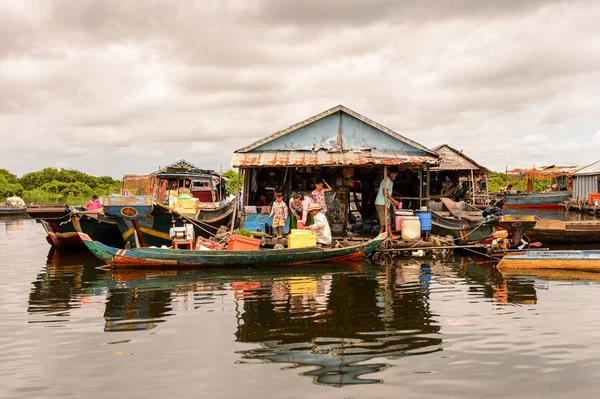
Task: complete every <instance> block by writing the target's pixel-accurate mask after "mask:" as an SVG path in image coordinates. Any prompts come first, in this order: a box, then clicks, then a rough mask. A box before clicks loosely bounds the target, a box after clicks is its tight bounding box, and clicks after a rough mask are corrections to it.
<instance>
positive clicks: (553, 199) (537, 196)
mask: <svg viewBox="0 0 600 399" xmlns="http://www.w3.org/2000/svg"><path fill="white" fill-rule="evenodd" d="M571 195H572V192H571V191H551V192H548V193H530V194H524V193H522V194H521V193H518V194H505V195H504V208H560V206H561V205H560V204H561V203H562V202H565V201H568V200H569V199H570V198H571Z"/></svg>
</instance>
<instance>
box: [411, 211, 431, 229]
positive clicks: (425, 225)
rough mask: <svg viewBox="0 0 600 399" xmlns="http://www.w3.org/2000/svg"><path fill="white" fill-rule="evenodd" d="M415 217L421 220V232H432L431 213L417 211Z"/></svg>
mask: <svg viewBox="0 0 600 399" xmlns="http://www.w3.org/2000/svg"><path fill="white" fill-rule="evenodd" d="M415 215H416V216H417V217H418V218H419V222H420V223H421V231H431V212H429V211H416V212H415Z"/></svg>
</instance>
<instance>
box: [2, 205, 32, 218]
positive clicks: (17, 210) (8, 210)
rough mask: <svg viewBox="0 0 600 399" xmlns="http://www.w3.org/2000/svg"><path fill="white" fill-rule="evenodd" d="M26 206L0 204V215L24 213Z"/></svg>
mask: <svg viewBox="0 0 600 399" xmlns="http://www.w3.org/2000/svg"><path fill="white" fill-rule="evenodd" d="M26 209H27V207H18V208H17V207H14V206H0V216H5V215H6V216H8V215H18V214H20V213H25V210H26Z"/></svg>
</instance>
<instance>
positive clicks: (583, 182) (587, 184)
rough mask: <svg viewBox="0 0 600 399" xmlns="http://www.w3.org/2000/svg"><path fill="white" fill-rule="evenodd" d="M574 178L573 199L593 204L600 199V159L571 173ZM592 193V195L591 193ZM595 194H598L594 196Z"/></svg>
mask: <svg viewBox="0 0 600 399" xmlns="http://www.w3.org/2000/svg"><path fill="white" fill-rule="evenodd" d="M571 177H572V179H573V200H574V201H576V202H578V203H581V204H588V205H592V206H596V205H595V201H596V200H597V199H600V194H598V193H600V161H596V162H594V163H593V164H591V165H588V166H586V167H585V168H583V169H580V170H578V171H577V172H575V173H573V174H572V175H571ZM590 194H591V195H590ZM594 194H597V195H595V196H594Z"/></svg>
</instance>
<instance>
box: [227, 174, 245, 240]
mask: <svg viewBox="0 0 600 399" xmlns="http://www.w3.org/2000/svg"><path fill="white" fill-rule="evenodd" d="M241 174H242V169H238V175H237V182H236V184H235V204H233V215H232V216H231V229H230V231H231V232H232V233H233V228H234V227H235V218H236V217H237V208H238V202H239V201H240V175H241Z"/></svg>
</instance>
